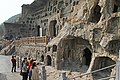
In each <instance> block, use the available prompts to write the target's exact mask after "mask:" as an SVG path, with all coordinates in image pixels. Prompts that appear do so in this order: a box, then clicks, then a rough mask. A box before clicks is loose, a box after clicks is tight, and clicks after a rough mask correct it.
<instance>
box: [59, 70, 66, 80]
mask: <svg viewBox="0 0 120 80" xmlns="http://www.w3.org/2000/svg"><path fill="white" fill-rule="evenodd" d="M59 80H67V77H66V72H61V73H60V78H59Z"/></svg>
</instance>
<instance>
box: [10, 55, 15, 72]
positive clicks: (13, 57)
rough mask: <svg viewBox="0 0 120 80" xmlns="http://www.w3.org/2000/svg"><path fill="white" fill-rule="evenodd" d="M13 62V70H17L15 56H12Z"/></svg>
mask: <svg viewBox="0 0 120 80" xmlns="http://www.w3.org/2000/svg"><path fill="white" fill-rule="evenodd" d="M11 62H12V70H11V72H13V70H14V72H16V59H15V56H12V59H11Z"/></svg>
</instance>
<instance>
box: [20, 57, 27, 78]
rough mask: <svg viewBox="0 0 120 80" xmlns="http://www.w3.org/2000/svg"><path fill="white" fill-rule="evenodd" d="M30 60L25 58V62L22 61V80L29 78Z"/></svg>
mask: <svg viewBox="0 0 120 80" xmlns="http://www.w3.org/2000/svg"><path fill="white" fill-rule="evenodd" d="M27 66H28V61H27V58H24V60H23V62H22V67H21V72H22V77H23V78H22V80H27V78H28V68H27Z"/></svg>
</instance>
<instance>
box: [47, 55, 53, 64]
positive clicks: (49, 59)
mask: <svg viewBox="0 0 120 80" xmlns="http://www.w3.org/2000/svg"><path fill="white" fill-rule="evenodd" d="M51 65H52V58H51V56H50V55H47V66H51Z"/></svg>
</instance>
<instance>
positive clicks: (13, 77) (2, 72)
mask: <svg viewBox="0 0 120 80" xmlns="http://www.w3.org/2000/svg"><path fill="white" fill-rule="evenodd" d="M0 80H22V79H21V76H20V74H19V69H17V72H15V73H12V72H11V56H3V55H0Z"/></svg>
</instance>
